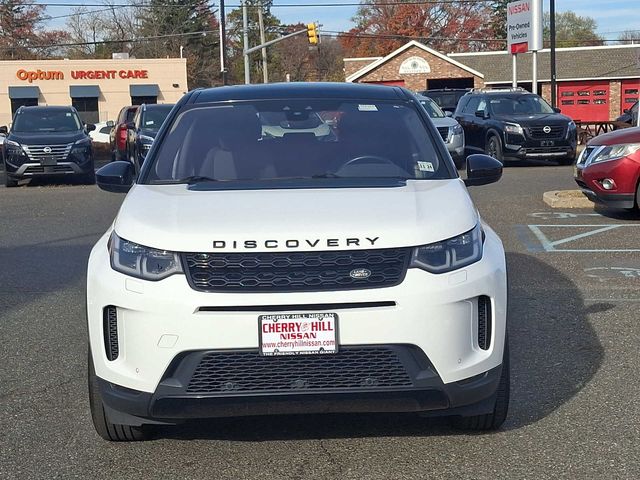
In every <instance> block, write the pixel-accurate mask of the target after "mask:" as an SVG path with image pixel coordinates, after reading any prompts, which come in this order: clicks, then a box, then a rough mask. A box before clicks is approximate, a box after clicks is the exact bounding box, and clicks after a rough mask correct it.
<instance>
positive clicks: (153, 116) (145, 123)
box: [142, 105, 173, 131]
mask: <svg viewBox="0 0 640 480" xmlns="http://www.w3.org/2000/svg"><path fill="white" fill-rule="evenodd" d="M172 108H173V105H157V106H154V107H147V109H146V111H144V112H143V113H142V128H144V129H145V130H156V131H157V130H159V129H160V126H161V125H162V122H164V120H165V119H166V118H167V115H169V112H170V111H171V109H172Z"/></svg>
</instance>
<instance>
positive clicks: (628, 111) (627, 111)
mask: <svg viewBox="0 0 640 480" xmlns="http://www.w3.org/2000/svg"><path fill="white" fill-rule="evenodd" d="M622 113H627V114H629V113H631V110H629V109H628V108H625V109H624V110H623V111H622ZM2 128H3V127H0V133H2V130H1V129H2ZM5 128H6V127H5Z"/></svg>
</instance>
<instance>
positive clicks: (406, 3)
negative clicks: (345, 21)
mask: <svg viewBox="0 0 640 480" xmlns="http://www.w3.org/2000/svg"><path fill="white" fill-rule="evenodd" d="M490 19H491V9H490V8H489V7H488V6H487V4H485V3H471V2H467V3H463V2H450V1H445V2H434V3H424V4H416V3H415V2H414V1H413V0H386V1H385V2H384V3H382V2H381V3H379V4H376V0H373V1H372V0H363V1H362V5H361V6H360V7H359V8H358V11H357V13H356V15H355V16H354V17H353V19H352V20H353V22H354V23H355V24H356V26H355V27H354V28H352V29H351V30H349V31H348V32H346V33H345V34H343V35H341V36H340V42H341V43H342V46H343V48H344V50H345V55H346V56H350V57H372V56H383V55H387V54H388V53H389V52H391V51H393V50H395V49H397V48H399V47H401V46H402V45H404V44H405V43H407V42H408V41H410V40H418V41H420V42H422V43H424V44H425V45H427V46H429V47H431V48H433V49H436V50H439V51H442V52H467V51H479V50H484V49H487V47H488V45H489V42H487V41H486V39H491V38H495V37H494V32H493V30H492V28H491V26H490V24H491V22H490ZM491 47H495V42H494V43H493V44H492V45H491Z"/></svg>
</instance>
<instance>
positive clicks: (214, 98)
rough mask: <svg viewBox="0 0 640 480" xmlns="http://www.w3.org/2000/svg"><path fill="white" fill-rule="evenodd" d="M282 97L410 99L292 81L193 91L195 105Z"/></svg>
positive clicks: (399, 93) (378, 90)
mask: <svg viewBox="0 0 640 480" xmlns="http://www.w3.org/2000/svg"><path fill="white" fill-rule="evenodd" d="M280 98H345V99H349V98H354V99H356V98H358V99H369V100H407V99H408V98H409V97H408V96H407V94H406V93H404V91H403V89H401V88H398V87H389V86H384V85H368V84H361V83H331V82H322V83H312V82H288V83H268V84H259V85H234V86H230V87H217V88H207V89H204V90H196V91H194V92H193V97H192V99H191V102H197V103H205V102H221V101H225V100H259V99H280Z"/></svg>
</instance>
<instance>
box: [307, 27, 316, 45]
mask: <svg viewBox="0 0 640 480" xmlns="http://www.w3.org/2000/svg"><path fill="white" fill-rule="evenodd" d="M307 38H308V39H309V43H310V44H311V45H317V44H318V30H317V27H316V24H315V23H308V24H307Z"/></svg>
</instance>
